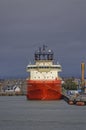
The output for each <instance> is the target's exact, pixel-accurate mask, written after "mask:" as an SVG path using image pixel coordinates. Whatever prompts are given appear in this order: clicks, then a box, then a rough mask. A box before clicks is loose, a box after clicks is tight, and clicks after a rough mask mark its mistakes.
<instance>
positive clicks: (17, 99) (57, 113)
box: [0, 96, 86, 130]
mask: <svg viewBox="0 0 86 130" xmlns="http://www.w3.org/2000/svg"><path fill="white" fill-rule="evenodd" d="M0 130H86V106H70V105H68V104H67V103H66V102H65V101H63V100H61V101H27V100H26V97H25V96H7V97H6V96H5V97H4V96H2V97H0Z"/></svg>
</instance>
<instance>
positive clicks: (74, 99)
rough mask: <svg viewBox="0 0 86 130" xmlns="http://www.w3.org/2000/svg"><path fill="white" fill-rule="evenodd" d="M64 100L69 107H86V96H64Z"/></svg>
mask: <svg viewBox="0 0 86 130" xmlns="http://www.w3.org/2000/svg"><path fill="white" fill-rule="evenodd" d="M63 99H64V100H65V101H66V102H67V103H68V104H69V105H78V106H85V105H86V94H85V93H83V94H79V95H63Z"/></svg>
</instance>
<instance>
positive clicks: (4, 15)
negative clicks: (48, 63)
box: [0, 0, 86, 78]
mask: <svg viewBox="0 0 86 130" xmlns="http://www.w3.org/2000/svg"><path fill="white" fill-rule="evenodd" d="M43 44H46V45H47V46H48V48H49V49H52V50H53V51H54V53H55V54H54V56H55V60H56V61H59V63H60V64H61V65H62V68H63V70H62V73H61V76H80V75H81V66H80V65H81V62H82V61H84V62H85V63H86V0H0V78H2V77H16V76H19V77H23V76H26V77H27V75H28V74H27V72H26V66H27V65H28V64H29V62H30V61H31V62H33V59H34V58H33V53H34V51H35V50H36V49H37V48H38V47H39V46H42V45H43Z"/></svg>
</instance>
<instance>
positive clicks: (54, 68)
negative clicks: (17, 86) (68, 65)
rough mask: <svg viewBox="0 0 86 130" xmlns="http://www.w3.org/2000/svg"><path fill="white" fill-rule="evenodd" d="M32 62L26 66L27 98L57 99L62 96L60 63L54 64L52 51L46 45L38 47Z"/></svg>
mask: <svg viewBox="0 0 86 130" xmlns="http://www.w3.org/2000/svg"><path fill="white" fill-rule="evenodd" d="M34 61H35V63H34V64H31V63H30V64H29V65H28V66H27V68H26V69H27V72H29V76H28V78H27V94H26V97H27V99H30V100H59V99H61V98H62V84H61V82H62V80H61V78H60V77H59V74H58V73H59V72H60V71H61V70H62V69H61V65H60V64H59V63H58V64H54V53H53V51H52V50H47V47H46V46H45V45H43V47H39V48H38V50H36V51H35V53H34Z"/></svg>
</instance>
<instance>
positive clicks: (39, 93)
mask: <svg viewBox="0 0 86 130" xmlns="http://www.w3.org/2000/svg"><path fill="white" fill-rule="evenodd" d="M26 96H27V99H28V100H60V99H61V98H62V87H61V80H53V81H51V80H48V81H39V80H27V95H26Z"/></svg>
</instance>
